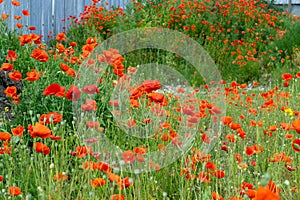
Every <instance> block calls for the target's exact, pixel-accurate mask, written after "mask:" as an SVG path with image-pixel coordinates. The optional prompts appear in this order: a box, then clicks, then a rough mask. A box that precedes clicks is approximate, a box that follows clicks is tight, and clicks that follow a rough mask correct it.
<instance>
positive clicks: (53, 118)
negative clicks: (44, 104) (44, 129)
mask: <svg viewBox="0 0 300 200" xmlns="http://www.w3.org/2000/svg"><path fill="white" fill-rule="evenodd" d="M61 120H62V115H61V114H59V113H57V112H49V113H47V114H42V115H41V117H40V119H39V123H40V124H44V123H46V124H51V123H59V122H61Z"/></svg>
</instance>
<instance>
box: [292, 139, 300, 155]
mask: <svg viewBox="0 0 300 200" xmlns="http://www.w3.org/2000/svg"><path fill="white" fill-rule="evenodd" d="M292 148H293V150H294V151H296V152H298V153H299V152H300V139H295V140H294V141H293V142H292Z"/></svg>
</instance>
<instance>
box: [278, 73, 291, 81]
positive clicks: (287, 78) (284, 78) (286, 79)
mask: <svg viewBox="0 0 300 200" xmlns="http://www.w3.org/2000/svg"><path fill="white" fill-rule="evenodd" d="M281 78H282V80H285V81H290V80H292V79H293V75H292V74H290V73H284V74H282V76H281Z"/></svg>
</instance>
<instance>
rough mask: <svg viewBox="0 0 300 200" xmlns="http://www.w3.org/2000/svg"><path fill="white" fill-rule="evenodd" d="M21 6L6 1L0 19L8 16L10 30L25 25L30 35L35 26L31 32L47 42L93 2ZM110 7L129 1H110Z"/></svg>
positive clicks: (38, 1) (32, 0)
mask: <svg viewBox="0 0 300 200" xmlns="http://www.w3.org/2000/svg"><path fill="white" fill-rule="evenodd" d="M19 2H20V4H21V5H20V6H18V7H16V6H13V5H12V1H11V0H4V2H3V3H2V4H0V17H1V15H2V14H4V13H5V14H8V15H9V18H8V19H7V20H6V21H7V23H8V26H9V28H10V29H15V28H17V27H16V23H20V24H23V25H24V27H23V28H22V30H23V33H29V32H30V31H28V29H27V28H28V26H35V27H36V30H35V31H31V32H33V33H36V34H41V35H43V36H44V40H45V41H47V36H48V35H49V33H50V32H53V34H54V35H55V34H56V33H59V32H61V31H63V28H64V27H67V26H68V25H69V23H70V22H69V21H62V20H63V19H66V18H68V17H69V16H71V15H72V16H76V17H78V16H79V15H80V13H82V12H83V10H84V6H85V5H90V4H92V0H19ZM107 2H108V3H109V6H120V7H124V5H126V3H127V2H128V1H127V0H108V1H107ZM22 10H28V11H29V12H30V16H28V17H26V16H23V15H22ZM14 15H17V16H22V19H21V20H19V21H17V20H15V19H14Z"/></svg>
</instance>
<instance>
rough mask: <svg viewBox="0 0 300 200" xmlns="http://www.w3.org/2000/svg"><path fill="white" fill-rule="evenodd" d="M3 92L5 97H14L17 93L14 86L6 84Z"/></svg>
mask: <svg viewBox="0 0 300 200" xmlns="http://www.w3.org/2000/svg"><path fill="white" fill-rule="evenodd" d="M4 93H5V95H6V96H7V97H14V96H16V95H17V88H16V87H15V86H8V87H7V88H6V89H5V90H4Z"/></svg>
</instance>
